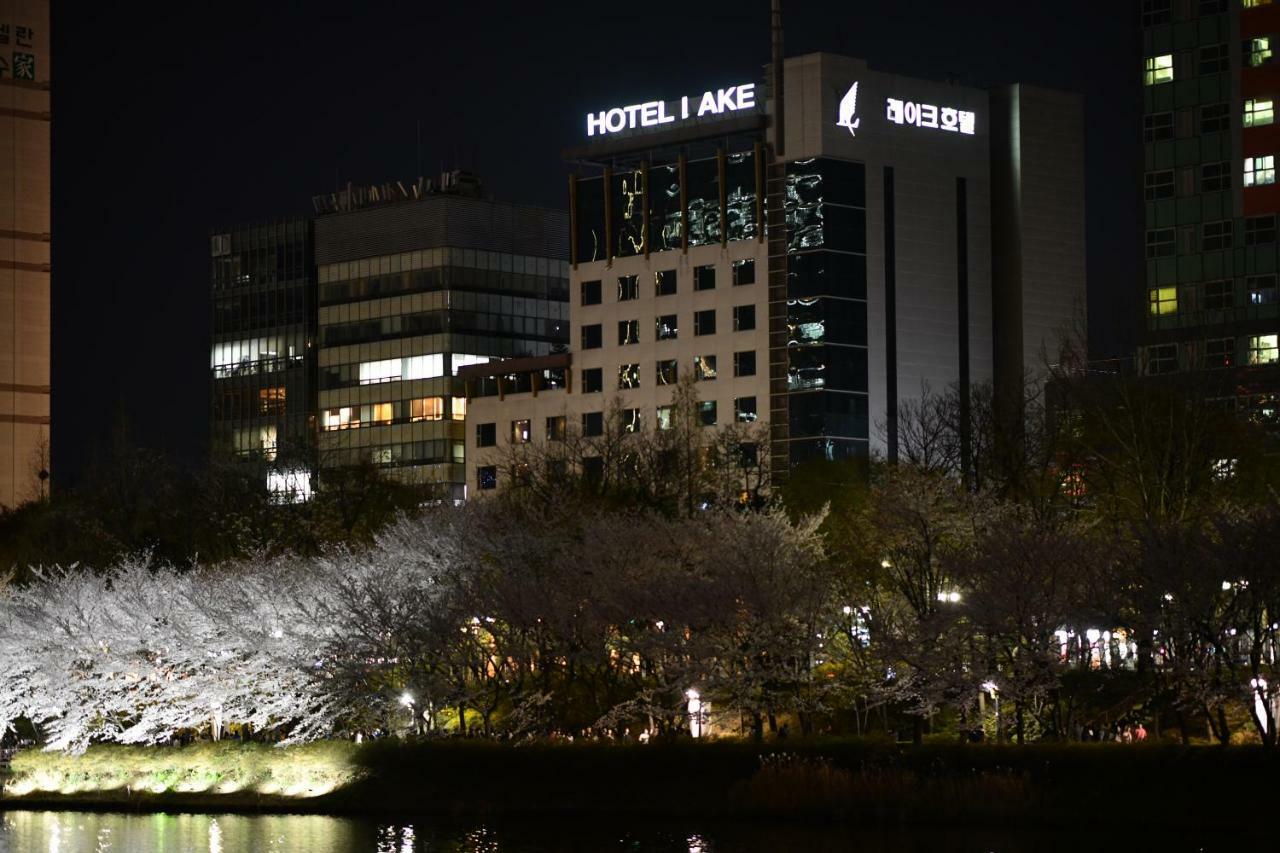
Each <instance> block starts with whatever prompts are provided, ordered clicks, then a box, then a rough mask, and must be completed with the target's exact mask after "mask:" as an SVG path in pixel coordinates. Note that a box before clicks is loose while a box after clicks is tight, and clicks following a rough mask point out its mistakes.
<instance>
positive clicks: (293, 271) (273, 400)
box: [210, 217, 317, 495]
mask: <svg viewBox="0 0 1280 853" xmlns="http://www.w3.org/2000/svg"><path fill="white" fill-rule="evenodd" d="M210 250H211V252H210V253H211V255H212V257H211V263H212V270H211V282H212V288H213V318H212V328H213V345H212V352H211V359H210V369H211V371H212V389H213V400H212V436H211V438H212V444H213V448H214V452H215V453H218V454H223V455H226V454H234V455H235V456H237V457H239V458H241V459H245V460H256V461H258V462H260V463H263V468H264V471H268V472H271V473H272V475H273V476H272V478H271V480H270V482H271V483H272V484H273V485H275V484H279V483H280V478H281V477H287V481H286V482H287V488H288V489H289V490H291V491H294V492H296V493H297V494H299V495H305V494H306V493H307V492H308V491H309V488H310V472H311V471H312V469H313V468H314V465H315V457H316V441H315V428H316V353H317V350H316V275H315V261H314V250H313V242H312V225H311V221H310V220H309V219H305V218H300V217H299V218H292V219H281V220H276V221H274V222H264V223H259V224H254V225H245V226H238V227H235V228H229V229H219V230H216V231H215V232H214V233H213V235H212V237H211V240H210Z"/></svg>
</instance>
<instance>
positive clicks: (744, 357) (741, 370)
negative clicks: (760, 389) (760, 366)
mask: <svg viewBox="0 0 1280 853" xmlns="http://www.w3.org/2000/svg"><path fill="white" fill-rule="evenodd" d="M733 375H734V376H755V375H756V351H755V350H745V351H743V352H735V353H734V354H733Z"/></svg>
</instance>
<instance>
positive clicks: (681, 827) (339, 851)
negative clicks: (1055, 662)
mask: <svg viewBox="0 0 1280 853" xmlns="http://www.w3.org/2000/svg"><path fill="white" fill-rule="evenodd" d="M1134 830H1135V831H1134V833H1133V836H1132V837H1131V838H1130V839H1128V840H1127V843H1126V840H1125V839H1123V838H1118V837H1117V833H1116V832H1114V830H1098V829H1095V830H1092V831H1088V830H1087V822H1084V821H1082V825H1081V827H1080V829H1078V830H1073V831H1071V832H1063V831H1061V830H1057V831H1017V832H1013V831H1008V830H995V829H992V830H988V829H975V828H953V829H938V828H929V829H918V830H911V829H903V830H898V831H880V830H874V831H869V830H866V829H858V828H857V827H856V826H851V825H817V826H815V825H813V824H811V823H786V824H779V823H774V822H758V823H757V822H751V821H740V822H736V823H723V822H722V823H713V822H704V823H702V824H699V823H698V822H696V821H693V822H688V823H687V824H686V823H669V822H668V823H649V822H645V821H643V820H623V821H614V822H599V821H597V822H583V821H579V820H564V821H556V820H540V821H499V822H480V821H471V822H465V821H464V822H451V821H446V820H440V819H436V818H430V819H422V820H404V821H388V820H377V819H365V818H347V817H321V816H317V815H233V814H121V813H113V812H102V813H98V812H74V811H8V812H0V853H107V851H112V853H260V851H262V852H263V853H265V851H304V853H425V851H431V853H437V851H439V853H446V851H448V853H452V851H458V853H532V851H574V852H575V853H578V851H581V853H588V851H590V853H596V851H614V850H616V851H629V853H640V851H646V853H647V851H664V853H665V851H673V853H725V851H747V853H756V851H760V853H764V851H770V853H773V851H805V853H826V851H832V853H834V851H842V853H844V851H852V853H888V852H889V851H895V853H898V852H899V851H901V853H917V851H919V853H924V851H929V853H940V851H947V853H949V851H975V853H979V851H980V853H1031V851H1036V852H1037V853H1039V852H1040V851H1058V850H1061V851H1064V853H1065V851H1071V853H1079V851H1080V850H1082V849H1084V850H1091V849H1092V850H1097V849H1106V848H1116V847H1124V848H1127V849H1133V850H1161V851H1183V850H1185V851H1217V850H1223V851H1226V850H1240V849H1250V848H1252V849H1266V848H1265V846H1264V847H1257V846H1256V845H1257V843H1258V841H1257V840H1256V839H1250V838H1247V837H1227V836H1224V835H1223V834H1221V833H1195V832H1191V833H1188V832H1178V833H1176V834H1175V833H1169V834H1168V835H1163V834H1153V833H1152V832H1150V831H1146V832H1142V831H1141V829H1140V828H1139V827H1135V828H1134Z"/></svg>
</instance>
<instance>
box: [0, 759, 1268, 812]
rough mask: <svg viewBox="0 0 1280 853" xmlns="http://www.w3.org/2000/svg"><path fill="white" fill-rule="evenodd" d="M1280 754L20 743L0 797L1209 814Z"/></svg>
mask: <svg viewBox="0 0 1280 853" xmlns="http://www.w3.org/2000/svg"><path fill="white" fill-rule="evenodd" d="M1277 771H1280V755H1275V754H1270V753H1267V752H1264V751H1263V750H1261V749H1255V748H1231V749H1217V748H1192V749H1183V748H1180V747H1167V746H1132V747H1123V746H1116V745H1106V744H1083V745H1081V744H1075V745H1070V746H1026V747H1021V748H1018V747H1011V746H991V745H982V746H977V745H970V746H959V745H926V746H923V747H915V748H912V747H902V746H896V745H892V744H876V743H868V742H861V741H816V742H801V741H793V742H790V743H787V744H785V749H777V748H775V747H772V746H770V747H760V746H757V745H754V744H749V743H733V742H721V743H698V744H694V743H687V742H686V743H680V744H671V745H658V744H654V745H648V746H618V745H607V744H575V745H550V744H547V745H541V744H538V745H525V746H511V745H506V744H496V743H487V742H467V741H454V742H449V741H446V742H427V743H401V742H396V741H379V742H376V743H372V744H366V745H364V746H361V747H356V746H354V745H352V744H349V743H321V744H312V745H309V746H305V747H296V748H290V749H273V748H270V747H266V746H261V745H254V744H249V745H242V744H238V743H224V744H201V745H196V746H191V747H185V748H147V747H135V748H130V747H110V746H99V747H94V748H92V749H90V750H89V752H88V753H86V754H85V755H84V756H79V757H76V756H64V755H57V754H48V753H38V752H30V751H28V752H24V753H22V754H20V755H19V756H18V757H17V759H16V760H15V761H14V764H13V777H12V778H11V779H10V780H9V784H8V786H7V787H6V793H5V796H4V798H3V800H0V805H10V804H11V805H35V804H40V805H66V806H77V807H83V806H91V807H106V808H138V809H169V810H173V809H183V808H185V809H198V810H211V809H218V810H238V809H269V810H281V811H298V812H303V811H316V812H334V813H341V812H356V811H358V812H377V811H383V812H393V813H402V814H432V813H434V814H453V815H494V816H499V815H500V816H512V817H515V816H522V815H531V814H539V815H546V814H565V815H618V816H655V817H656V816H663V817H678V816H737V815H759V816H770V817H813V818H830V819H845V818H857V819H870V820H880V821H904V820H905V821H922V820H936V821H949V822H954V821H957V820H973V821H990V820H1001V821H1010V820H1011V821H1028V820H1034V821H1044V822H1072V821H1076V820H1079V819H1081V817H1082V816H1087V817H1088V818H1089V819H1090V820H1106V819H1107V818H1108V817H1111V818H1114V819H1115V820H1117V821H1126V820H1127V821H1131V820H1133V819H1134V816H1135V815H1156V814H1158V815H1160V819H1161V820H1162V821H1164V822H1166V823H1168V822H1170V821H1172V822H1177V821H1178V820H1185V821H1187V822H1188V823H1195V824H1198V825H1204V824H1205V823H1206V822H1212V821H1213V820H1215V819H1218V818H1219V817H1220V818H1221V819H1222V820H1223V821H1224V823H1229V822H1231V821H1233V820H1235V819H1236V817H1237V816H1239V815H1241V814H1249V813H1257V811H1255V810H1260V809H1263V808H1267V807H1268V806H1269V800H1268V796H1267V792H1268V791H1269V790H1270V785H1271V780H1272V779H1274V778H1275V775H1276V773H1277Z"/></svg>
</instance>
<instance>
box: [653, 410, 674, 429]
mask: <svg viewBox="0 0 1280 853" xmlns="http://www.w3.org/2000/svg"><path fill="white" fill-rule="evenodd" d="M673 411H675V407H674V406H659V407H658V418H657V423H658V429H671V413H672V412H673Z"/></svg>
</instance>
